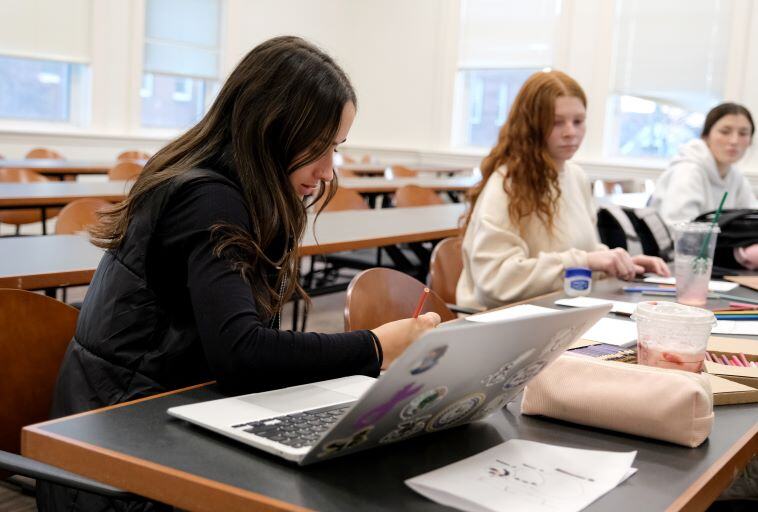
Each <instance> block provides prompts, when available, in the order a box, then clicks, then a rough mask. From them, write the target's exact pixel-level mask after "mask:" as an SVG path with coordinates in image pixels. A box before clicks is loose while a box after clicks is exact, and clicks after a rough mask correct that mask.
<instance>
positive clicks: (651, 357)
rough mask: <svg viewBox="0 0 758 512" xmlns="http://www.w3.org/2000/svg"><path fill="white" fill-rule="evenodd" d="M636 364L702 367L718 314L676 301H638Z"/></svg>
mask: <svg viewBox="0 0 758 512" xmlns="http://www.w3.org/2000/svg"><path fill="white" fill-rule="evenodd" d="M632 319H633V320H634V321H636V322H637V363H638V364H644V365H648V366H657V367H659V368H671V369H675V370H685V371H688V372H700V371H702V369H703V361H704V359H705V350H706V348H707V346H708V337H709V336H710V335H711V328H712V327H713V326H714V325H715V324H716V317H715V316H714V315H713V313H712V312H711V311H708V310H707V309H702V308H696V307H693V306H685V305H683V304H677V303H675V302H664V301H648V302H640V303H639V304H637V309H636V310H635V311H634V314H633V315H632Z"/></svg>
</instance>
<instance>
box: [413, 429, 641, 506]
mask: <svg viewBox="0 0 758 512" xmlns="http://www.w3.org/2000/svg"><path fill="white" fill-rule="evenodd" d="M636 455H637V452H636V451H634V452H604V451H595V450H580V449H576V448H565V447H561V446H552V445H548V444H543V443H535V442H533V441H524V440H520V439H512V440H510V441H507V442H505V443H503V444H500V445H497V446H495V447H493V448H490V449H489V450H486V451H484V452H482V453H480V454H478V455H474V456H473V457H469V458H467V459H463V460H462V461H459V462H456V463H454V464H450V465H448V466H445V467H443V468H440V469H437V470H434V471H431V472H429V473H425V474H423V475H419V476H416V477H414V478H411V479H409V480H406V481H405V483H406V485H408V486H409V487H410V488H411V489H413V490H414V491H416V492H418V493H419V494H422V495H424V496H426V497H427V498H429V499H431V500H433V501H436V502H437V503H441V504H442V505H447V506H450V507H454V508H457V509H460V510H465V511H472V512H474V511H475V512H485V511H486V512H500V511H503V512H505V511H507V512H512V511H514V510H529V511H534V512H542V511H545V512H547V511H550V512H576V511H579V510H582V509H583V508H585V507H587V506H588V505H589V504H591V503H592V502H593V501H595V500H596V499H598V498H599V497H600V496H602V495H603V494H605V493H607V492H608V491H610V490H611V489H613V488H614V487H616V486H617V485H619V484H620V483H621V482H622V481H624V480H625V479H626V478H628V477H629V476H630V475H631V474H633V473H634V472H635V471H636V470H635V469H634V468H632V467H631V466H632V463H633V462H634V458H635V456H636Z"/></svg>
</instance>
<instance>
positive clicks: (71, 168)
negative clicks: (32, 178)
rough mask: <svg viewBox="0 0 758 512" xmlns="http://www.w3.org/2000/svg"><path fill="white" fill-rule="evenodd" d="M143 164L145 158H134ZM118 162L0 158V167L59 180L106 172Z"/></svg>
mask: <svg viewBox="0 0 758 512" xmlns="http://www.w3.org/2000/svg"><path fill="white" fill-rule="evenodd" d="M136 161H137V162H139V163H142V164H144V163H145V162H146V161H147V160H136ZM117 163H118V162H116V161H115V160H114V161H105V160H59V159H55V158H29V159H24V160H0V169H2V168H16V169H30V170H32V171H35V172H38V173H40V174H44V175H47V176H57V177H58V178H60V179H61V180H63V179H65V178H66V177H69V176H76V175H78V174H108V171H109V170H110V168H111V167H113V166H114V165H116V164H117Z"/></svg>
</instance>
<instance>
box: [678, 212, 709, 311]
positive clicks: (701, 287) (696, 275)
mask: <svg viewBox="0 0 758 512" xmlns="http://www.w3.org/2000/svg"><path fill="white" fill-rule="evenodd" d="M719 232H720V230H719V227H718V226H717V225H716V226H713V227H711V225H710V224H707V223H704V222H689V223H684V224H678V225H676V226H674V240H675V241H674V249H675V253H674V275H675V276H676V300H677V302H679V303H680V304H687V305H689V306H698V307H702V306H705V302H706V300H708V282H709V281H710V280H711V269H712V268H713V251H714V249H715V248H716V238H718V234H719Z"/></svg>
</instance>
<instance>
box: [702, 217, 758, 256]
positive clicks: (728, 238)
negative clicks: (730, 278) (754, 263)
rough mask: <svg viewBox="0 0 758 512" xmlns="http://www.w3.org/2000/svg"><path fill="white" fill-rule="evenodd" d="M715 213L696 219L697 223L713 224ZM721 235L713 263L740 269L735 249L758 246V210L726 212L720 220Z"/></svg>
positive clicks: (717, 242)
mask: <svg viewBox="0 0 758 512" xmlns="http://www.w3.org/2000/svg"><path fill="white" fill-rule="evenodd" d="M714 215H715V212H708V213H704V214H702V215H700V216H699V217H698V218H696V219H695V221H696V222H712V221H713V216H714ZM718 225H719V228H720V229H721V233H719V236H718V238H717V239H716V252H715V254H714V256H713V263H714V265H717V266H719V267H725V268H729V269H739V268H742V265H740V264H739V263H737V261H736V260H735V259H734V249H735V248H737V247H747V246H749V245H753V244H758V210H754V209H751V208H741V209H734V210H724V211H722V212H721V216H720V217H719V220H718Z"/></svg>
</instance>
